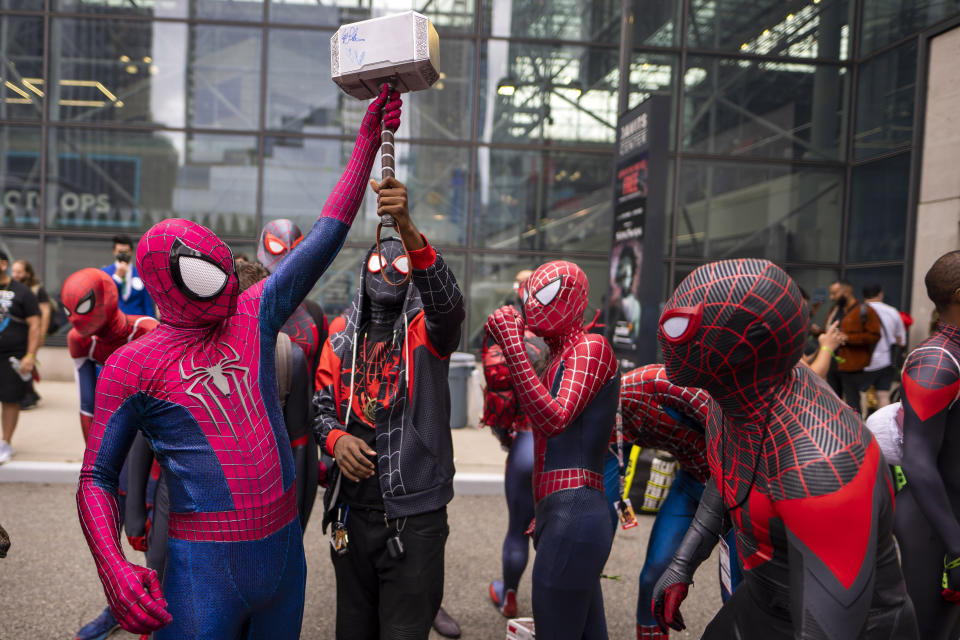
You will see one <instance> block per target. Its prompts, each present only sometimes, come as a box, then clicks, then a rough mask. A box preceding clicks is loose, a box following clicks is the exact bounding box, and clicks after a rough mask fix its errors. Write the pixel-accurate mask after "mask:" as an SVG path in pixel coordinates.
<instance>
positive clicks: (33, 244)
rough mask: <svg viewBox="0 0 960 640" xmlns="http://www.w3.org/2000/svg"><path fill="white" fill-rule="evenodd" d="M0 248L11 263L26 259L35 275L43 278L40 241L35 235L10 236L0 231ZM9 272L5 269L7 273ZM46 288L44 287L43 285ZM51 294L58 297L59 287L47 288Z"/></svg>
mask: <svg viewBox="0 0 960 640" xmlns="http://www.w3.org/2000/svg"><path fill="white" fill-rule="evenodd" d="M0 250H2V251H4V252H5V253H6V254H7V255H8V256H9V257H10V264H11V265H12V264H13V263H14V262H15V261H17V260H26V261H27V262H29V263H30V265H31V266H32V267H33V270H34V271H35V272H36V273H37V277H38V278H40V279H41V280H43V264H41V262H40V242H39V241H38V238H37V236H36V235H34V236H12V235H8V234H3V233H0ZM9 274H10V272H9V271H7V275H9ZM44 288H46V287H44ZM47 293H50V294H51V295H53V294H57V296H58V297H59V293H60V291H59V287H58V288H57V289H56V290H48V291H47Z"/></svg>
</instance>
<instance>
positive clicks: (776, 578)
mask: <svg viewBox="0 0 960 640" xmlns="http://www.w3.org/2000/svg"><path fill="white" fill-rule="evenodd" d="M808 321H809V313H808V311H807V305H806V303H805V302H804V301H803V298H802V297H801V295H800V290H799V289H798V288H797V285H796V284H795V283H794V282H793V281H792V280H791V279H790V277H789V276H787V274H786V273H784V271H783V270H782V269H780V268H779V267H777V266H776V265H774V264H773V263H771V262H768V261H766V260H727V261H722V262H713V263H710V264H707V265H704V266H702V267H700V268H698V269H697V270H695V271H694V272H693V273H692V274H690V275H689V276H688V277H687V278H686V279H684V281H683V282H682V283H680V286H679V287H678V288H677V290H676V291H675V292H674V294H673V296H672V297H671V298H670V300H669V301H668V302H667V305H666V308H665V309H664V312H663V314H662V315H661V316H660V328H659V340H660V345H661V347H662V349H663V355H664V361H665V363H666V371H667V376H668V378H669V379H670V381H671V382H673V383H675V384H678V385H682V386H687V387H700V388H703V389H706V390H707V391H708V392H709V393H710V395H711V396H712V397H713V398H714V400H716V402H717V403H718V404H719V405H720V407H721V408H722V410H723V411H722V415H721V414H720V412H711V413H710V415H709V416H708V419H707V423H706V427H707V461H708V463H709V465H710V470H711V475H712V476H713V479H714V481H713V482H710V483H708V485H707V487H706V488H705V489H704V492H703V497H702V498H701V500H700V506H699V507H698V509H697V513H696V516H695V518H694V521H693V524H692V525H691V527H690V530H689V531H688V532H687V535H686V536H684V539H683V541H682V543H681V545H680V547H679V548H678V550H677V552H676V554H675V555H674V559H673V561H672V562H671V563H670V566H669V567H668V569H667V571H666V572H665V573H664V574H663V576H662V577H661V578H660V580H659V581H658V582H657V586H656V588H655V590H654V601H653V606H654V610H655V613H656V615H657V617H658V620H660V621H661V624H662V626H663V627H664V628H666V625H668V624H669V625H670V626H672V627H673V628H675V629H681V628H683V619H682V617H681V616H680V613H679V606H680V602H682V600H683V598H684V597H686V593H687V588H688V585H689V583H690V582H692V576H693V571H694V570H695V568H696V566H697V565H698V564H699V563H700V562H702V561H703V560H704V559H705V558H706V557H707V556H708V555H709V554H710V551H711V550H712V549H713V546H714V544H715V542H716V539H717V535H718V533H719V531H720V527H721V523H722V520H723V513H724V511H725V510H729V512H730V515H731V518H732V520H733V523H734V527H735V528H736V531H737V546H738V549H739V552H740V557H741V559H742V563H743V568H744V570H745V573H744V579H743V583H742V584H741V585H740V588H739V589H737V591H736V593H734V594H733V597H731V598H730V599H729V600H728V601H727V602H726V603H725V604H724V606H723V607H722V608H721V610H720V612H719V613H718V614H717V616H716V617H715V618H714V620H713V621H712V622H711V623H710V624H709V625H708V626H707V628H706V630H705V632H704V635H703V637H704V638H731V637H737V638H764V639H769V638H804V639H813V638H816V639H817V640H850V639H851V638H860V639H873V638H916V637H917V629H916V620H915V618H914V612H913V608H912V606H911V604H910V600H909V598H908V597H907V595H906V591H905V588H904V584H903V575H902V574H901V572H900V565H899V563H898V561H897V552H896V549H895V547H894V542H893V536H892V527H893V488H892V485H891V481H890V476H889V472H888V470H887V465H886V464H883V458H882V456H881V454H880V450H879V447H878V446H877V443H876V440H874V438H873V436H872V435H871V434H870V432H869V431H868V430H867V429H866V427H864V426H863V423H862V422H861V421H860V418H859V416H857V415H856V414H855V413H854V412H853V411H852V410H851V409H850V408H848V407H847V406H846V404H845V403H843V402H842V401H841V400H840V399H839V398H838V397H837V396H836V394H834V393H833V392H832V391H831V390H830V388H829V387H828V386H827V385H826V383H825V382H824V381H823V380H821V379H820V378H819V377H818V376H816V375H815V374H814V373H813V372H811V371H810V370H809V369H808V368H807V367H803V366H798V365H797V363H798V361H799V360H800V355H801V353H802V351H803V343H804V339H805V337H806V334H807V324H808Z"/></svg>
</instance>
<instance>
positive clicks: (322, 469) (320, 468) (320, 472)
mask: <svg viewBox="0 0 960 640" xmlns="http://www.w3.org/2000/svg"><path fill="white" fill-rule="evenodd" d="M317 484H318V485H320V486H321V487H326V486H327V465H325V464H323V460H318V461H317Z"/></svg>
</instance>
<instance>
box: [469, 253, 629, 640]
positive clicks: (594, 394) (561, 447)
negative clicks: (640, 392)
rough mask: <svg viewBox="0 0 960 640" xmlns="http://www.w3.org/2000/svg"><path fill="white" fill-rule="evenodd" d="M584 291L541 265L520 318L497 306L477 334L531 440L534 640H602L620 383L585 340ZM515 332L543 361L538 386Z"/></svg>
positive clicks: (599, 350) (593, 338)
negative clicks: (531, 336) (539, 347)
mask: <svg viewBox="0 0 960 640" xmlns="http://www.w3.org/2000/svg"><path fill="white" fill-rule="evenodd" d="M588 291H589V284H588V282H587V277H586V274H584V272H583V270H582V269H580V267H578V266H577V265H575V264H573V263H572V262H566V261H555V262H548V263H547V264H545V265H542V266H541V267H539V268H538V269H537V270H536V271H534V272H533V275H531V276H530V278H529V279H528V280H527V283H526V286H525V289H524V294H523V295H524V316H525V317H521V316H520V314H519V313H518V312H517V310H516V309H515V308H513V307H509V306H508V307H502V308H501V309H498V310H497V311H495V312H494V313H493V314H492V315H491V316H490V318H489V319H488V320H487V324H486V329H487V331H488V333H489V335H490V337H491V338H493V340H494V341H495V342H496V343H497V344H499V345H500V347H501V349H503V354H504V357H505V358H506V359H507V362H508V363H509V366H510V376H511V378H512V380H513V386H514V388H515V389H516V390H517V395H518V398H519V400H520V405H521V407H522V408H523V411H524V413H525V414H526V415H527V419H528V420H529V421H530V426H531V428H532V430H533V437H534V456H535V458H534V471H533V494H534V502H535V504H536V508H535V513H536V529H535V531H534V544H535V545H536V549H537V557H536V560H535V561H534V565H533V615H534V618H535V620H536V625H537V633H538V634H539V635H540V637H543V638H551V639H552V640H553V639H563V638H606V637H607V629H606V620H605V619H604V614H603V594H602V592H601V590H600V572H601V571H602V570H603V566H604V564H605V563H606V560H607V556H608V555H609V553H610V545H611V543H612V542H613V523H612V522H611V519H610V511H609V506H608V505H607V500H606V496H605V494H604V484H603V473H604V460H605V458H606V455H607V445H608V443H609V441H610V433H611V432H612V430H613V427H614V425H615V424H616V411H617V403H618V399H619V390H620V376H619V375H618V371H617V362H616V358H615V357H614V355H613V349H612V347H611V346H610V344H609V343H608V342H607V341H606V339H605V338H603V337H602V336H600V335H597V334H586V333H584V328H583V312H584V310H585V309H586V306H587V296H588ZM524 324H526V326H527V327H528V328H529V329H530V330H531V331H533V332H534V333H535V334H537V335H539V336H540V337H542V338H544V340H546V342H547V346H548V347H549V348H550V359H549V360H548V364H547V368H546V371H545V373H544V375H543V377H542V378H541V377H539V376H538V375H537V373H536V371H535V370H534V368H533V365H532V364H531V363H530V360H529V359H528V358H527V353H526V348H525V346H524V341H523V331H524Z"/></svg>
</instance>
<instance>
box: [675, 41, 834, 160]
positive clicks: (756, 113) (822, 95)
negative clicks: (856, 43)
mask: <svg viewBox="0 0 960 640" xmlns="http://www.w3.org/2000/svg"><path fill="white" fill-rule="evenodd" d="M847 77H848V74H847V73H846V70H845V69H843V68H841V67H836V66H823V65H820V66H814V65H809V64H796V63H790V64H787V63H781V62H754V61H747V60H734V59H722V58H705V57H692V58H690V59H689V60H688V62H687V70H686V73H685V74H684V84H685V86H686V94H685V95H686V109H685V118H684V120H685V121H684V126H683V132H684V142H683V146H684V149H685V150H687V151H694V152H699V153H722V154H730V155H738V156H757V157H764V158H780V159H795V160H799V159H815V160H838V159H840V154H841V145H840V136H841V135H842V133H843V131H845V123H846V108H845V105H846V100H847Z"/></svg>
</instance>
